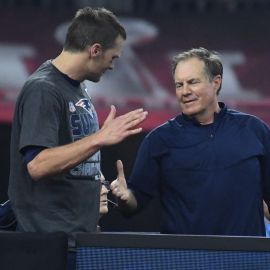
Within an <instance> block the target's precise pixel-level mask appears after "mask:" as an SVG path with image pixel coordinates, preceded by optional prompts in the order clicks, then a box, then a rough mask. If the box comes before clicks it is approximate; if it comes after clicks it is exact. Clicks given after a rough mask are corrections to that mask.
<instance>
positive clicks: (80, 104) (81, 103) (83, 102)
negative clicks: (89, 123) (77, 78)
mask: <svg viewBox="0 0 270 270" xmlns="http://www.w3.org/2000/svg"><path fill="white" fill-rule="evenodd" d="M75 105H76V106H78V107H82V108H83V109H85V110H86V111H87V112H88V113H90V115H91V116H92V117H93V111H92V104H91V103H90V101H89V100H88V99H87V98H82V99H80V100H79V101H78V102H77V103H76V104H75Z"/></svg>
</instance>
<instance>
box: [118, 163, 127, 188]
mask: <svg viewBox="0 0 270 270" xmlns="http://www.w3.org/2000/svg"><path fill="white" fill-rule="evenodd" d="M116 167H117V178H118V181H119V182H120V183H121V184H124V185H125V186H126V179H125V172H124V166H123V163H122V161H121V160H117V162H116Z"/></svg>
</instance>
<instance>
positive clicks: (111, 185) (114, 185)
mask: <svg viewBox="0 0 270 270" xmlns="http://www.w3.org/2000/svg"><path fill="white" fill-rule="evenodd" d="M117 187H118V178H116V179H115V180H113V181H112V182H111V184H110V189H111V190H112V191H113V190H115V189H116V188H117Z"/></svg>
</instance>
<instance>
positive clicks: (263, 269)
mask: <svg viewBox="0 0 270 270" xmlns="http://www.w3.org/2000/svg"><path fill="white" fill-rule="evenodd" d="M76 269H77V270H86V269H97V270H98V269H102V270H104V269H110V270H112V269H115V270H116V269H117V270H121V269H125V270H127V269H128V270H138V269H149V270H150V269H151V270H152V269H160V270H161V269H162V270H164V269H168V270H171V269H185V270H219V269H221V270H269V269H270V252H255V251H254V252H250V251H208V250H207V251H205V250H175V249H174V250H172V249H171V250H170V249H145V248H102V247H101V248H97V247H81V248H79V249H78V251H77V268H76Z"/></svg>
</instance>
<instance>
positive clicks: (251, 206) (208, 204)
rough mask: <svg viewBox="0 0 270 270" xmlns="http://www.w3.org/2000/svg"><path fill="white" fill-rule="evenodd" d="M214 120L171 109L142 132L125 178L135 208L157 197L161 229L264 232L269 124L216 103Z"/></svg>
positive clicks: (269, 181)
mask: <svg viewBox="0 0 270 270" xmlns="http://www.w3.org/2000/svg"><path fill="white" fill-rule="evenodd" d="M220 107H221V111H220V113H218V114H215V116H214V123H212V124H209V125H200V124H199V123H198V122H195V121H193V120H190V119H189V118H188V117H186V116H185V115H183V114H182V115H178V116H177V117H176V118H174V119H172V120H169V121H168V122H166V123H165V124H163V125H161V126H160V127H158V128H156V129H155V130H153V131H152V132H151V133H149V134H148V135H147V136H146V137H145V139H144V141H143V143H142V145H141V147H140V149H139V152H138V156H137V159H136V161H135V165H134V168H133V171H132V174H131V177H130V179H129V181H128V186H129V188H130V189H132V191H133V192H134V195H135V197H136V199H137V202H138V209H141V208H143V207H144V206H145V205H146V204H147V202H148V201H149V200H150V199H151V198H153V197H154V196H156V195H157V194H158V195H159V198H160V201H161V206H162V209H161V233H177V234H196V235H241V236H245V235H246V236H263V235H265V229H264V219H263V203H262V200H263V199H264V200H265V201H266V203H267V204H268V205H269V202H270V130H269V128H268V127H267V125H266V124H265V123H264V122H262V121H261V120H260V119H258V118H256V117H254V116H251V115H248V114H244V113H241V112H238V111H235V110H231V109H227V108H226V106H225V105H224V104H223V103H220Z"/></svg>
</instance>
